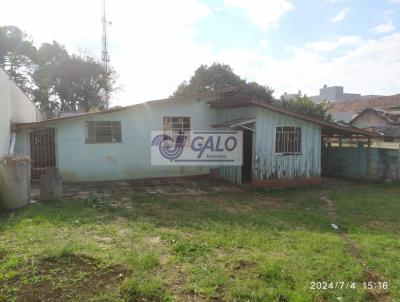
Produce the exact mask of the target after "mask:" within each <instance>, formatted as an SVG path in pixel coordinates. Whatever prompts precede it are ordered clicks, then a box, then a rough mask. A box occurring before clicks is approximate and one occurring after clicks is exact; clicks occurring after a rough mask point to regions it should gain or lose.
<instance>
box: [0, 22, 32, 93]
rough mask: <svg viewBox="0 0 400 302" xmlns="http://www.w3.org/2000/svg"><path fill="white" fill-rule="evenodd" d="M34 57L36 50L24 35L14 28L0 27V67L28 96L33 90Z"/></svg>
mask: <svg viewBox="0 0 400 302" xmlns="http://www.w3.org/2000/svg"><path fill="white" fill-rule="evenodd" d="M35 56H36V48H35V47H34V46H33V43H32V41H31V40H30V39H29V38H28V35H27V34H26V33H24V32H23V31H21V30H20V29H19V28H18V27H15V26H2V27H0V66H1V67H2V68H3V69H4V70H5V71H6V72H7V73H8V74H9V76H10V78H11V79H12V80H13V81H14V82H15V83H17V84H18V85H19V86H20V87H21V88H22V90H24V92H25V93H27V94H29V95H31V93H32V90H33V89H34V87H33V83H32V79H31V77H32V74H33V72H34V69H35V63H34V60H35Z"/></svg>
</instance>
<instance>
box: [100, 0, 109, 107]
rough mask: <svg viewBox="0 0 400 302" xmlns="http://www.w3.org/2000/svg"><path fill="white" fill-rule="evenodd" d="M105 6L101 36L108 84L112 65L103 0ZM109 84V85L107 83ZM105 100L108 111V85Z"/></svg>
mask: <svg viewBox="0 0 400 302" xmlns="http://www.w3.org/2000/svg"><path fill="white" fill-rule="evenodd" d="M101 1H102V6H103V13H102V18H101V23H102V27H103V33H102V36H101V61H102V63H103V66H104V69H105V71H106V76H107V82H108V81H109V78H108V73H109V65H110V54H109V53H108V37H107V26H108V21H107V17H106V0H101ZM107 84H108V83H107ZM104 100H105V104H106V109H108V108H109V106H110V89H109V87H108V85H107V88H106V89H105V92H104Z"/></svg>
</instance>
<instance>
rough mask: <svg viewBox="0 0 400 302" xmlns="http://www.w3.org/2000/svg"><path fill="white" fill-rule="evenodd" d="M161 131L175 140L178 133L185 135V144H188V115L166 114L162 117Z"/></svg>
mask: <svg viewBox="0 0 400 302" xmlns="http://www.w3.org/2000/svg"><path fill="white" fill-rule="evenodd" d="M163 131H164V132H167V133H168V134H169V135H170V136H171V137H172V138H173V139H174V141H176V139H177V138H178V136H179V135H180V133H182V134H184V135H185V142H186V145H189V143H190V139H189V133H190V117H187V116H166V117H163Z"/></svg>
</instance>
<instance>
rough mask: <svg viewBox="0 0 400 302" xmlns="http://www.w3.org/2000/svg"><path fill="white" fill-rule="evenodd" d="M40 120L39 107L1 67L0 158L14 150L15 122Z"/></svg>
mask: <svg viewBox="0 0 400 302" xmlns="http://www.w3.org/2000/svg"><path fill="white" fill-rule="evenodd" d="M40 120H41V113H40V111H39V109H38V108H37V107H36V106H35V105H34V104H33V103H32V101H31V100H30V99H29V98H28V97H27V96H26V95H25V94H24V93H23V92H22V90H21V89H20V88H19V87H18V86H17V85H16V84H15V83H14V82H13V81H12V80H10V78H9V76H8V74H7V73H6V72H5V71H4V70H3V69H1V68H0V158H1V157H3V156H5V155H7V154H9V153H12V152H13V145H14V142H13V140H12V138H13V135H12V132H11V125H12V124H13V123H29V122H36V121H40Z"/></svg>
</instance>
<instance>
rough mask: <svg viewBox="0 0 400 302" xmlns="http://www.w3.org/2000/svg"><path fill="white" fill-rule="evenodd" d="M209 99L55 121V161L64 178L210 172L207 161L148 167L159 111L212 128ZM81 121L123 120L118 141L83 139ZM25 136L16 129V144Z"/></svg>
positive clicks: (213, 116)
mask: <svg viewBox="0 0 400 302" xmlns="http://www.w3.org/2000/svg"><path fill="white" fill-rule="evenodd" d="M210 100H212V99H211V98H203V99H202V100H201V101H199V100H197V99H186V100H177V101H170V102H168V103H163V104H151V103H144V104H141V105H137V106H135V107H133V108H130V109H127V110H122V111H118V112H111V113H107V114H97V115H92V116H88V117H78V118H74V119H68V120H65V121H59V122H57V123H55V124H54V125H49V127H54V128H55V129H56V136H57V138H56V141H57V165H58V168H59V170H60V172H61V174H62V176H63V177H64V179H65V180H66V181H99V180H121V179H135V178H147V177H163V176H186V175H198V174H206V173H209V169H210V167H207V166H204V167H202V166H185V167H183V166H182V167H171V166H151V162H150V160H151V154H150V139H151V131H153V130H162V123H163V121H162V118H163V116H175V115H177V116H180V115H182V116H190V117H191V128H192V130H212V128H211V125H212V124H213V123H215V121H216V112H215V110H214V109H211V108H209V105H208V104H207V102H208V101H210ZM174 102H176V104H174ZM85 121H121V127H122V143H104V144H85ZM27 137H28V131H27V130H26V129H25V130H24V131H21V132H20V133H19V134H18V138H19V139H18V141H19V142H18V144H17V146H18V148H19V150H20V151H21V152H26V151H27V150H23V145H24V144H23V143H22V142H24V141H26V139H27Z"/></svg>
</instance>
